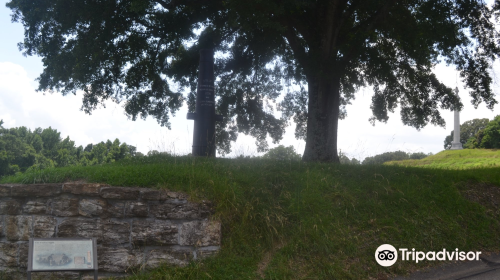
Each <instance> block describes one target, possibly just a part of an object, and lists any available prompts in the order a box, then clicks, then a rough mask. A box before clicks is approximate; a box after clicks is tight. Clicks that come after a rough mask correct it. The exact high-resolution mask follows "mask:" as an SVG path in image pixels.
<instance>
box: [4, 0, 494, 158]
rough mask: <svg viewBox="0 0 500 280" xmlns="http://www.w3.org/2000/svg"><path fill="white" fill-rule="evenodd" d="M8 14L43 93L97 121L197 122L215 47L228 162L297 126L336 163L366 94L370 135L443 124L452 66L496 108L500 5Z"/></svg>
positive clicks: (24, 10) (152, 2) (317, 153)
mask: <svg viewBox="0 0 500 280" xmlns="http://www.w3.org/2000/svg"><path fill="white" fill-rule="evenodd" d="M7 7H9V8H10V9H11V10H12V11H13V15H12V19H13V21H19V22H21V23H22V24H23V25H24V27H25V38H24V42H22V43H20V45H19V47H20V49H21V50H23V51H24V53H25V54H26V55H39V56H41V57H42V60H43V63H44V70H43V73H42V74H41V75H40V77H39V87H38V90H40V91H46V90H58V91H61V92H62V93H63V94H67V93H75V92H76V90H83V92H84V96H83V105H82V109H83V110H84V111H85V112H87V113H91V111H92V110H94V109H95V108H96V106H98V105H99V104H101V103H102V102H103V101H104V100H106V99H113V100H115V101H117V102H118V101H124V103H125V104H124V108H125V112H126V114H127V115H128V116H129V117H131V118H132V119H133V120H135V119H136V118H137V116H140V117H142V118H145V117H146V116H148V115H151V116H153V117H155V118H156V119H157V120H158V122H159V123H160V124H161V125H163V126H167V127H168V126H169V116H170V115H171V114H174V113H175V112H176V111H177V110H178V109H179V108H180V106H181V105H182V103H183V101H184V100H187V102H188V105H189V108H190V110H191V111H193V110H194V96H195V94H194V93H195V90H196V77H197V75H196V74H197V64H198V53H199V50H200V49H203V48H213V49H214V50H215V51H216V53H217V58H216V65H215V73H216V77H217V81H216V96H217V100H216V101H217V104H216V110H217V113H218V114H222V115H223V116H224V121H223V122H219V123H217V127H216V142H217V145H218V147H219V149H220V151H221V152H222V153H227V152H229V151H230V144H231V142H232V141H235V140H236V138H237V135H238V133H245V134H250V135H252V136H254V137H255V138H256V143H257V148H258V151H265V150H266V149H267V148H268V146H267V141H266V138H267V137H268V136H270V137H271V138H272V139H273V141H274V142H277V141H279V140H280V139H281V138H282V136H283V132H284V129H285V127H286V125H287V124H289V122H290V120H293V121H294V122H295V123H296V125H297V126H296V131H295V135H296V137H297V138H301V139H305V140H306V146H305V151H304V154H303V160H319V161H336V162H338V161H339V157H338V154H337V137H338V135H337V129H338V120H339V118H340V119H341V118H344V117H345V116H346V113H347V112H346V105H347V104H349V102H350V100H352V99H354V97H355V93H356V91H357V90H358V89H359V88H360V87H363V86H372V87H373V89H374V95H373V96H372V105H371V110H372V113H373V116H372V117H371V118H370V121H371V122H372V123H375V121H382V122H386V121H387V120H388V118H389V115H388V112H393V111H394V109H395V108H396V107H397V106H400V108H401V119H402V122H403V123H404V124H405V125H409V126H413V127H415V128H417V129H420V128H422V127H424V126H425V125H427V124H429V123H431V124H434V125H441V126H444V124H445V122H444V120H443V118H442V117H441V114H440V112H439V109H440V108H441V109H446V110H453V109H454V108H455V107H458V109H461V108H462V103H461V102H459V100H458V97H456V96H455V95H454V94H453V92H452V90H451V88H448V87H447V86H445V85H444V84H443V83H442V82H441V81H439V80H438V79H437V77H436V76H435V75H434V74H433V72H432V69H433V67H434V66H435V65H436V64H437V63H439V62H441V61H444V62H446V63H447V64H450V65H453V66H454V67H455V68H456V69H457V70H458V71H459V72H460V77H461V79H462V80H463V82H464V83H465V85H466V87H467V88H468V89H469V94H470V96H471V99H472V104H474V106H476V107H477V106H478V104H480V103H481V102H485V103H486V105H487V107H488V108H490V109H492V108H493V106H494V105H495V104H496V103H497V101H496V100H495V98H494V95H493V93H492V90H491V87H490V84H491V77H490V74H489V72H488V71H487V70H488V69H489V67H490V66H491V63H492V60H494V59H496V57H497V56H498V54H499V53H500V48H499V45H498V37H499V36H498V32H497V31H496V30H495V22H494V20H495V15H496V14H495V13H496V12H498V10H499V8H500V2H499V1H496V2H495V5H493V6H492V7H489V6H488V5H486V3H485V2H484V1H474V0H454V1H450V0H427V1H422V0H370V1H360V0H313V1H310V0H307V1H305V0H289V1H278V0H265V1H262V0H255V1H239V0H213V1H200V0H186V1H175V0H149V1H145V0H115V1H65V0H45V1H31V0H12V1H10V2H8V3H7ZM170 82H172V83H170ZM294 86H295V87H294ZM184 88H187V89H189V90H190V93H189V94H188V95H187V96H184V95H183V94H182V90H183V89H184ZM281 95H284V99H283V101H282V102H280V103H279V104H278V105H279V106H275V104H274V103H273V101H277V100H278V99H277V98H278V97H279V96H281ZM276 109H279V110H280V111H281V113H282V116H281V117H276V116H275V115H274V114H273V111H274V110H276Z"/></svg>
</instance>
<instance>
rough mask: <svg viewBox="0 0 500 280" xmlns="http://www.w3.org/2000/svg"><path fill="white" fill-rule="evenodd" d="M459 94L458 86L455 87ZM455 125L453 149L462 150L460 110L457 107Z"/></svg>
mask: <svg viewBox="0 0 500 280" xmlns="http://www.w3.org/2000/svg"><path fill="white" fill-rule="evenodd" d="M455 93H456V94H457V96H458V87H457V88H456V89H455ZM454 114H455V127H454V131H453V142H451V150H462V149H463V147H462V143H461V142H460V111H458V110H457V109H455V112H454Z"/></svg>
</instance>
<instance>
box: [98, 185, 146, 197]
mask: <svg viewBox="0 0 500 280" xmlns="http://www.w3.org/2000/svg"><path fill="white" fill-rule="evenodd" d="M100 195H101V197H103V198H109V199H130V200H137V199H138V198H139V195H140V191H139V189H138V188H126V187H102V188H101V193H100Z"/></svg>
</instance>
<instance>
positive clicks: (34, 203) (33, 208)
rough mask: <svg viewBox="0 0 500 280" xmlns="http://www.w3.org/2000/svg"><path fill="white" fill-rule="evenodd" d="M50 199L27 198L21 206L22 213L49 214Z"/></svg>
mask: <svg viewBox="0 0 500 280" xmlns="http://www.w3.org/2000/svg"><path fill="white" fill-rule="evenodd" d="M49 204H50V200H47V199H43V198H40V199H34V200H28V201H27V202H26V203H25V204H24V206H23V213H24V214H50V205H49Z"/></svg>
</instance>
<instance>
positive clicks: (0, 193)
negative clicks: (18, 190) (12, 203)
mask: <svg viewBox="0 0 500 280" xmlns="http://www.w3.org/2000/svg"><path fill="white" fill-rule="evenodd" d="M11 186H12V185H8V186H7V185H4V186H0V197H6V196H10V189H11V188H12V187H11Z"/></svg>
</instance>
